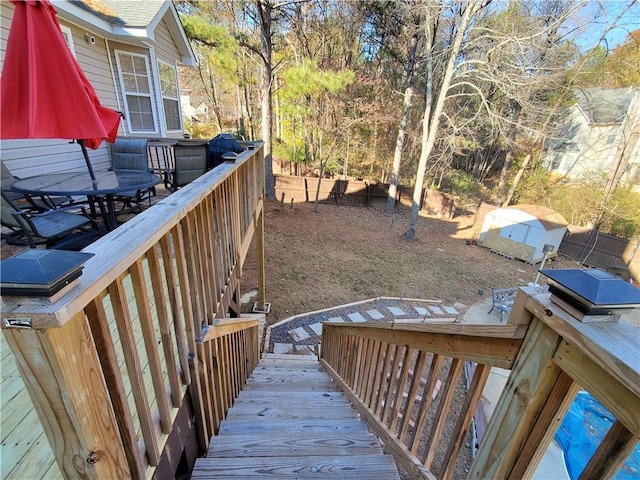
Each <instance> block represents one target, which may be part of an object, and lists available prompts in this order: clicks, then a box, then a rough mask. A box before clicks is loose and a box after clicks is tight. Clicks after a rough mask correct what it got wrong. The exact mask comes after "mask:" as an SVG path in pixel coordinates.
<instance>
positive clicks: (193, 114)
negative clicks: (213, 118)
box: [180, 87, 209, 122]
mask: <svg viewBox="0 0 640 480" xmlns="http://www.w3.org/2000/svg"><path fill="white" fill-rule="evenodd" d="M192 93H193V90H191V89H189V88H184V87H181V88H180V104H181V105H182V115H183V117H184V118H188V119H190V120H191V121H192V122H204V121H207V120H208V119H209V106H208V105H207V104H206V103H204V102H200V104H199V105H198V106H197V107H194V106H193V105H191V94H192Z"/></svg>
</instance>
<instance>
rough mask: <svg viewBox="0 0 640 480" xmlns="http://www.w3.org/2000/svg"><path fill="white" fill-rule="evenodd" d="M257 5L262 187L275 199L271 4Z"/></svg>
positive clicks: (264, 1) (262, 0)
mask: <svg viewBox="0 0 640 480" xmlns="http://www.w3.org/2000/svg"><path fill="white" fill-rule="evenodd" d="M257 6H258V13H259V15H260V42H261V44H262V69H261V72H260V73H261V75H260V93H261V106H262V141H263V142H264V188H265V196H266V198H267V200H275V198H276V190H275V179H274V178H273V164H272V160H273V156H272V132H273V127H272V122H273V101H272V98H271V92H272V90H271V79H272V70H273V65H272V61H271V54H272V44H271V10H272V8H273V6H272V5H271V2H270V1H269V0H258V2H257Z"/></svg>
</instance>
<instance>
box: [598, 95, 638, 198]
mask: <svg viewBox="0 0 640 480" xmlns="http://www.w3.org/2000/svg"><path fill="white" fill-rule="evenodd" d="M639 110H640V94H638V95H637V96H636V99H635V101H634V102H633V105H632V107H631V109H630V110H629V113H628V114H627V118H626V121H625V123H624V126H623V127H622V138H621V139H620V143H618V148H617V150H616V154H615V156H614V157H613V162H612V163H611V168H610V169H609V175H608V176H607V183H606V185H605V187H604V195H605V198H607V199H608V198H609V197H610V196H611V194H612V193H613V192H614V190H615V189H616V188H618V184H619V183H620V179H621V178H622V175H623V174H624V172H625V170H626V169H627V165H628V164H629V159H630V158H631V154H632V153H633V151H634V150H635V148H636V144H637V143H638V137H640V120H639V119H640V116H639V115H638V113H639Z"/></svg>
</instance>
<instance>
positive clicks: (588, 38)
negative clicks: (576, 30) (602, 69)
mask: <svg viewBox="0 0 640 480" xmlns="http://www.w3.org/2000/svg"><path fill="white" fill-rule="evenodd" d="M629 4H631V8H630V9H629V10H628V11H626V13H624V15H623V16H622V17H621V18H620V20H619V21H618V26H616V27H614V28H612V29H611V31H609V32H608V33H607V35H606V37H605V40H606V41H605V42H604V43H603V44H602V46H605V47H607V48H608V49H609V50H613V49H614V48H615V47H617V46H618V45H620V44H621V43H624V41H625V40H626V38H627V36H628V35H629V33H630V32H632V31H634V30H637V29H640V1H639V0H597V1H596V0H590V1H589V2H588V5H587V6H586V7H584V8H583V9H582V10H581V11H580V12H579V16H580V18H581V20H582V21H583V22H584V21H588V26H587V27H588V28H586V29H584V30H583V31H581V33H580V35H579V37H577V39H576V41H577V43H578V44H579V45H581V46H582V48H584V49H590V48H592V47H593V46H594V44H595V42H596V41H597V40H598V39H599V38H600V37H601V35H602V32H603V31H604V30H605V28H606V27H607V26H608V25H611V23H612V22H613V21H615V19H616V18H617V17H618V15H620V13H621V12H622V11H623V10H624V9H626V8H627V6H628V5H629Z"/></svg>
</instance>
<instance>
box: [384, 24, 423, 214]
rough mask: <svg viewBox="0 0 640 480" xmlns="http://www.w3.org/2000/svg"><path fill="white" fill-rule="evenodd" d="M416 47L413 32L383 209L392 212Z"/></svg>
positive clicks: (409, 107)
mask: <svg viewBox="0 0 640 480" xmlns="http://www.w3.org/2000/svg"><path fill="white" fill-rule="evenodd" d="M417 47H418V34H417V33H415V34H414V35H413V36H412V37H411V40H410V42H409V49H408V51H407V68H406V77H407V81H406V87H405V90H404V101H403V103H402V117H400V125H399V126H398V137H397V139H396V149H395V151H394V153H393V166H392V167H391V181H390V182H389V194H388V197H387V206H386V208H385V211H386V212H387V213H393V212H395V211H396V196H397V194H398V177H399V176H400V160H401V159H402V149H403V147H404V139H405V136H406V134H407V124H408V122H409V112H410V110H411V98H412V97H413V79H414V73H415V66H416V50H417Z"/></svg>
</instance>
